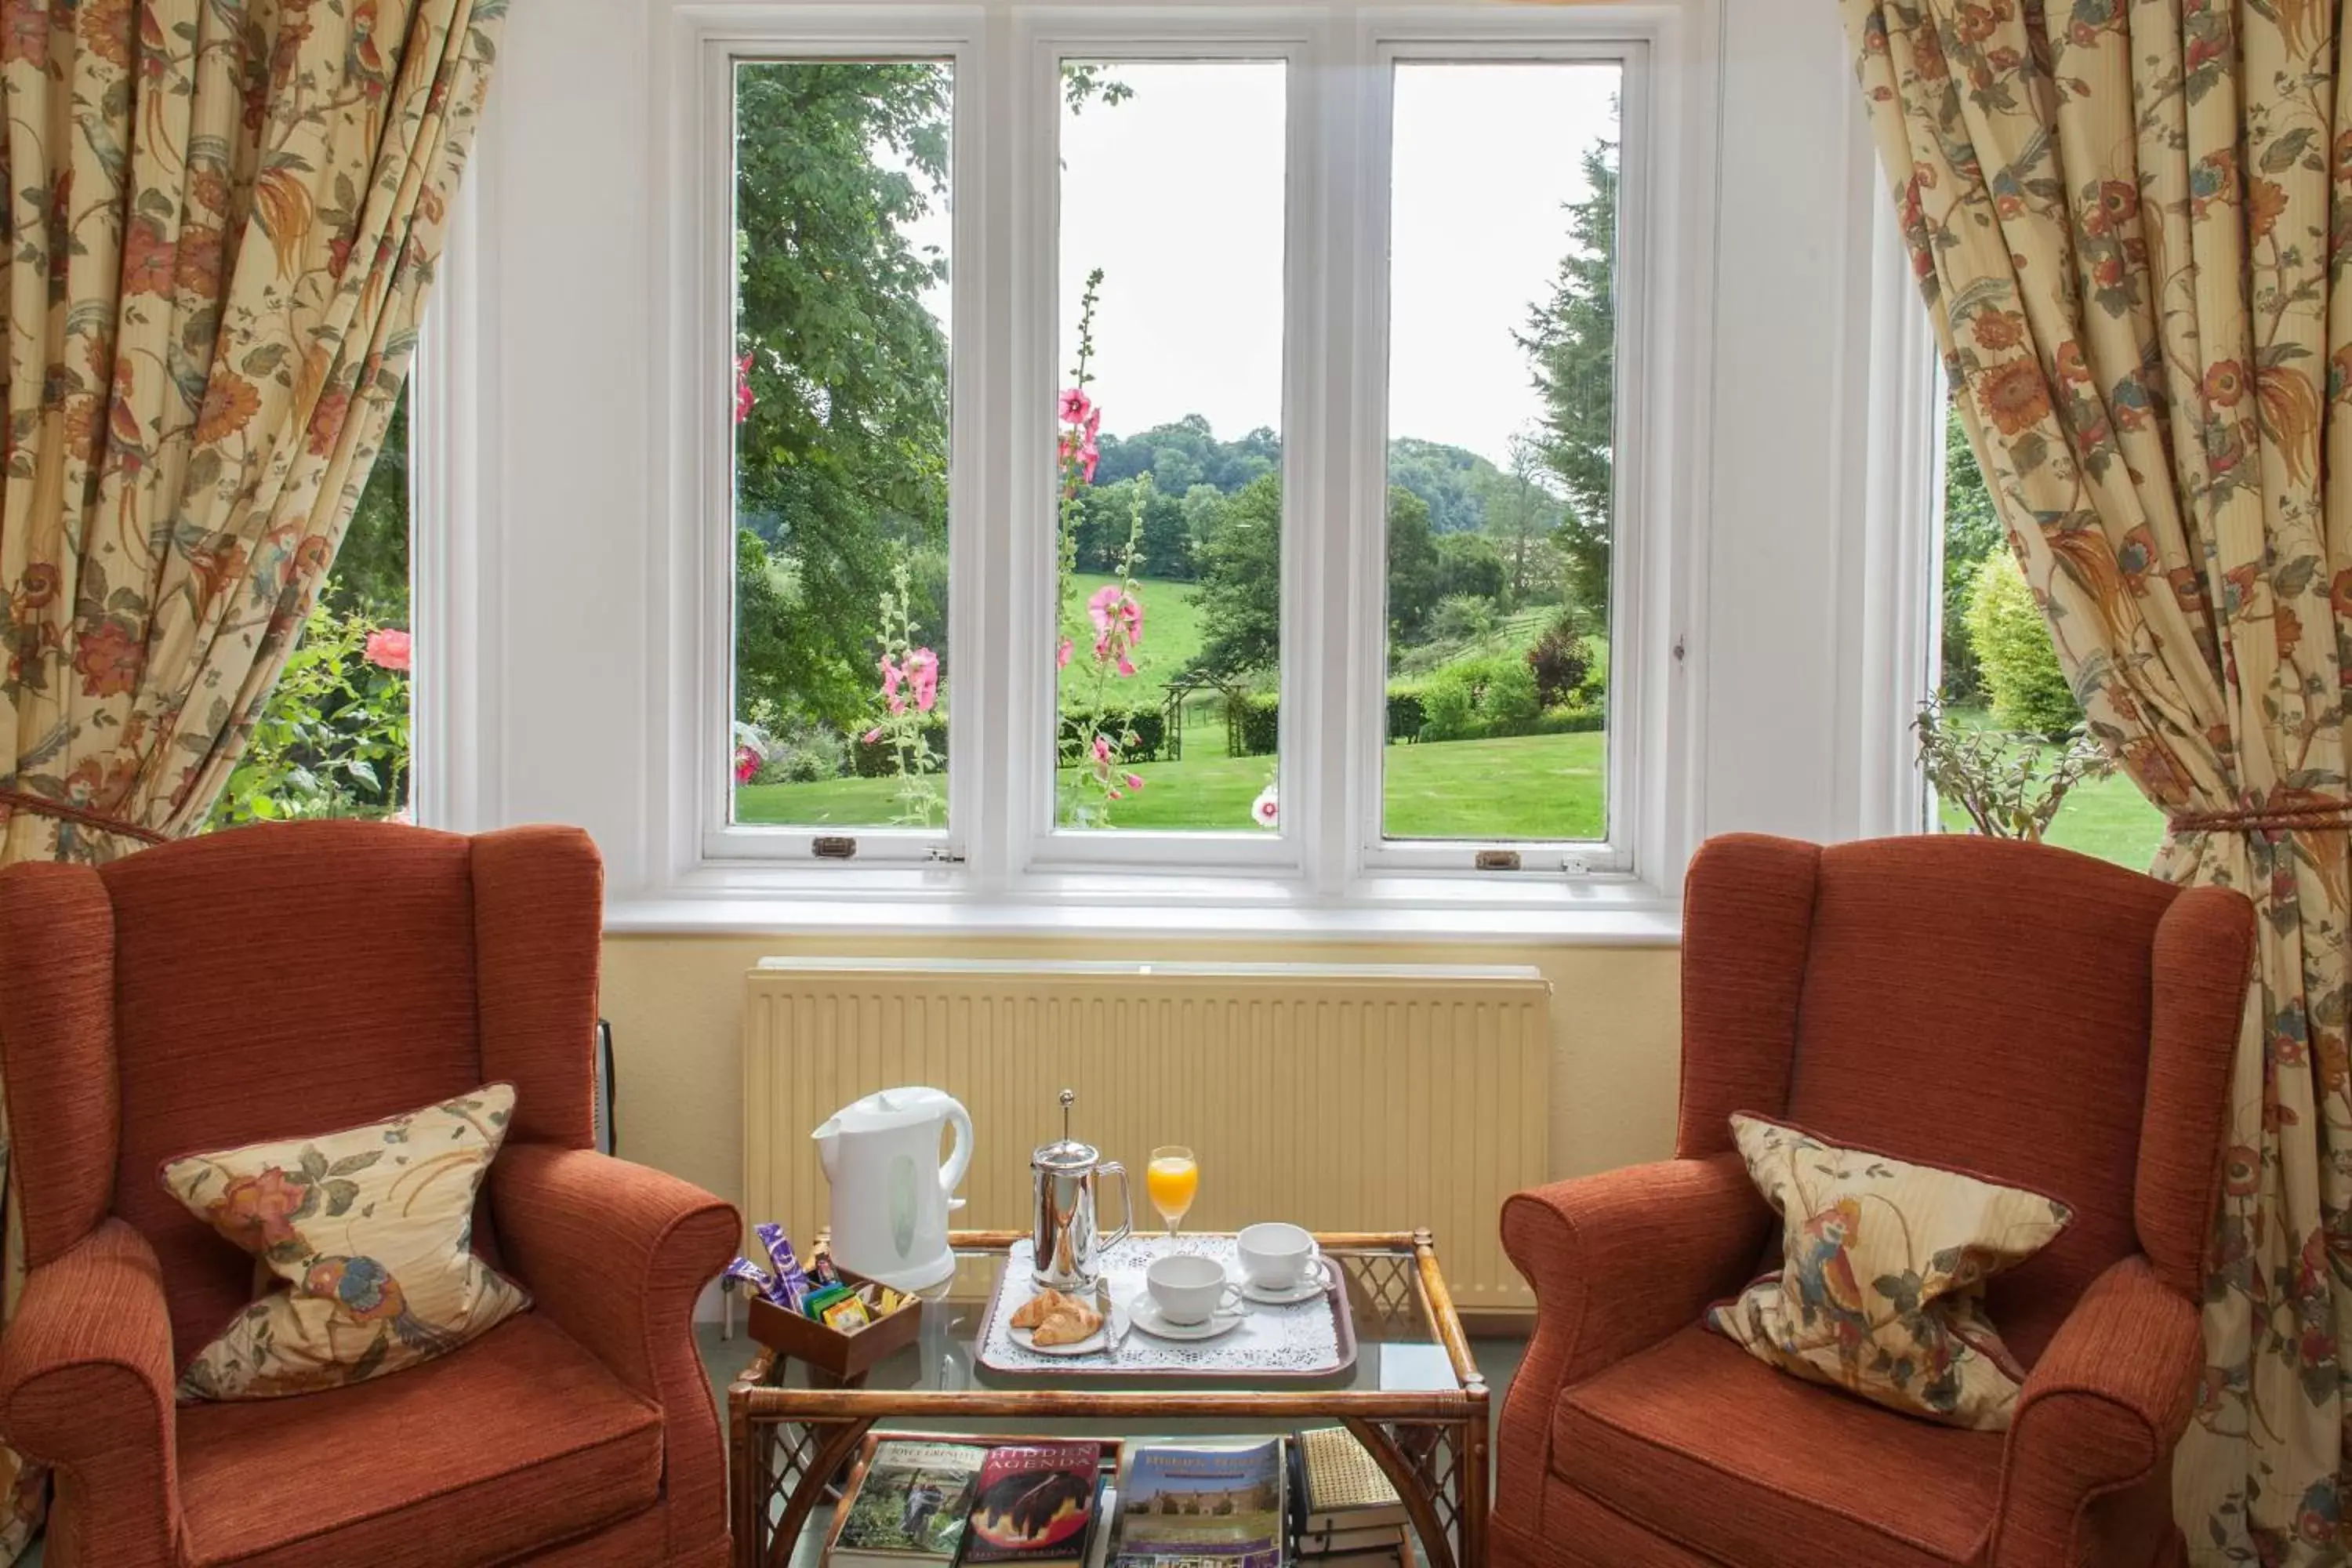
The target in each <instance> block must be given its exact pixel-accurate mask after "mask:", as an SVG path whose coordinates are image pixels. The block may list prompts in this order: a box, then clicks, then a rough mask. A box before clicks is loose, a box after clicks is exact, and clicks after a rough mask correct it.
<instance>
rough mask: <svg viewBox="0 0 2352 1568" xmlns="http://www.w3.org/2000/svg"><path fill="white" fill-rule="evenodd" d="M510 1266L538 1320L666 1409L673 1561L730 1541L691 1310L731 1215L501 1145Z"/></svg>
mask: <svg viewBox="0 0 2352 1568" xmlns="http://www.w3.org/2000/svg"><path fill="white" fill-rule="evenodd" d="M490 1205H491V1210H492V1212H493V1213H494V1214H495V1215H496V1216H497V1220H498V1226H499V1247H501V1248H502V1249H503V1251H504V1253H505V1255H506V1260H507V1262H508V1263H509V1265H510V1266H511V1267H512V1268H513V1269H514V1272H515V1273H516V1275H517V1276H518V1277H520V1279H521V1280H522V1282H523V1283H524V1284H525V1285H527V1286H529V1287H530V1291H531V1295H532V1298H533V1300H534V1301H535V1302H536V1305H537V1309H538V1310H540V1311H541V1312H543V1313H545V1314H546V1315H547V1316H548V1317H550V1318H551V1319H553V1320H554V1321H555V1322H556V1323H557V1324H558V1325H559V1326H560V1327H562V1329H563V1330H564V1331H565V1332H567V1333H569V1334H571V1335H572V1338H574V1339H576V1340H578V1341H579V1342H581V1343H582V1344H583V1345H584V1346H586V1347H587V1349H588V1351H589V1352H590V1353H591V1354H593V1355H594V1356H595V1357H596V1359H597V1360H598V1361H600V1362H602V1363H604V1367H605V1369H606V1370H607V1371H609V1372H611V1373H613V1375H614V1376H615V1377H617V1378H619V1379H620V1380H621V1382H622V1383H623V1384H625V1385H626V1386H627V1387H628V1388H629V1389H630V1391H631V1392H633V1393H635V1394H636V1395H637V1396H638V1397H639V1398H641V1399H644V1400H646V1401H647V1402H648V1403H650V1404H654V1405H659V1406H660V1407H661V1412H662V1472H663V1488H664V1491H665V1493H666V1495H667V1501H668V1505H669V1533H670V1542H669V1545H670V1550H671V1551H672V1552H689V1551H694V1550H698V1549H700V1548H703V1547H706V1546H708V1545H709V1543H710V1542H712V1541H714V1540H719V1539H723V1538H724V1537H725V1535H726V1533H727V1508H726V1489H727V1483H726V1462H725V1456H724V1453H723V1450H722V1447H721V1445H720V1441H719V1414H718V1410H717V1407H716V1406H715V1405H713V1404H712V1403H711V1397H710V1384H709V1381H708V1380H707V1379H706V1378H705V1377H704V1375H703V1371H702V1362H701V1358H700V1357H699V1356H698V1355H697V1354H696V1352H695V1347H694V1304H695V1300H696V1299H697V1298H698V1297H699V1296H700V1295H701V1293H702V1288H703V1287H704V1286H705V1285H708V1284H709V1283H710V1281H711V1280H712V1279H716V1278H717V1277H718V1274H719V1270H720V1269H721V1268H725V1267H726V1266H727V1260H728V1259H729V1258H731V1257H733V1256H734V1253H735V1247H736V1244H737V1243H738V1242H739V1241H740V1239H741V1238H742V1234H743V1222H742V1220H741V1218H740V1216H738V1215H737V1214H736V1212H735V1210H734V1209H733V1208H732V1207H731V1206H730V1205H727V1204H724V1203H721V1202H720V1201H719V1199H717V1198H715V1197H712V1196H711V1195H710V1194H709V1193H706V1192H704V1191H703V1190H702V1189H700V1188H699V1187H697V1186H694V1185H692V1184H688V1183H686V1182H682V1181H679V1180H678V1179H677V1177H675V1176H671V1175H666V1174H664V1173H662V1172H659V1171H656V1170H652V1169H650V1168H648V1167H646V1166H644V1165H636V1164H632V1163H629V1162H628V1161H625V1160H615V1159H614V1158H612V1157H611V1156H609V1155H604V1154H596V1153H592V1152H588V1151H586V1150H583V1149H562V1148H554V1147H551V1146H549V1145H546V1144H536V1143H521V1144H513V1145H509V1147H508V1148H507V1149H506V1150H505V1151H504V1152H501V1153H500V1154H499V1158H498V1162H497V1163H495V1164H493V1165H492V1166H491V1167H490Z"/></svg>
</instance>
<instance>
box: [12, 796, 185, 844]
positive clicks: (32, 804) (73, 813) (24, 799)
mask: <svg viewBox="0 0 2352 1568" xmlns="http://www.w3.org/2000/svg"><path fill="white" fill-rule="evenodd" d="M0 810H6V811H27V812H30V813H32V814H33V815H34V816H49V817H55V818H56V819H57V820H58V821H59V822H71V823H75V824H78V825H79V826H83V827H94V828H96V829H98V831H100V833H114V834H120V835H121V837H125V838H132V839H136V840H138V841H139V842H140V843H142V844H168V843H170V842H171V837H170V836H169V835H167V834H162V833H158V832H156V831H155V830H154V829H152V828H151V827H139V826H134V825H132V824H131V823H128V822H123V821H121V820H119V819H117V818H115V817H111V816H101V815H100V813H98V812H95V811H84V810H83V809H82V808H81V807H79V806H78V805H66V804H65V803H64V802H63V801H58V800H44V799H42V798H41V797H40V796H39V795H26V794H25V793H24V792H23V791H22V790H14V789H0Z"/></svg>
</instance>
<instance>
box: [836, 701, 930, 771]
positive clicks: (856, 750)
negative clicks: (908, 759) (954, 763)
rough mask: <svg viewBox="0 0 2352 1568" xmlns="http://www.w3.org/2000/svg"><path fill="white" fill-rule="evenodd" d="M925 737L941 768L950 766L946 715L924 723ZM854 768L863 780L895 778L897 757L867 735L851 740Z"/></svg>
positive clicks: (851, 758)
mask: <svg viewBox="0 0 2352 1568" xmlns="http://www.w3.org/2000/svg"><path fill="white" fill-rule="evenodd" d="M923 739H924V740H926V741H928V742H930V747H931V755H932V756H933V757H936V758H937V759H938V760H939V765H940V767H942V768H944V767H946V766H947V765H948V721H947V719H946V717H945V716H944V715H942V716H941V717H940V718H937V719H933V720H932V721H930V722H929V723H928V724H925V725H924V726H923ZM849 760H850V766H851V768H852V769H853V770H854V771H855V772H856V774H857V776H858V777H859V778H862V779H887V778H896V777H897V776H898V756H897V754H896V753H895V752H892V751H891V749H890V748H889V747H888V746H887V745H884V744H882V743H881V742H873V743H871V744H869V743H867V742H866V738H865V737H864V736H862V735H861V736H859V737H858V738H857V739H856V741H853V742H850V746H849Z"/></svg>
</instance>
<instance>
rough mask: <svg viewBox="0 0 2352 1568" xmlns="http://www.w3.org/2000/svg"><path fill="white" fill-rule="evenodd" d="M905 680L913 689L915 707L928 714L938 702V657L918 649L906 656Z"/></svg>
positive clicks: (929, 651) (925, 649) (924, 648)
mask: <svg viewBox="0 0 2352 1568" xmlns="http://www.w3.org/2000/svg"><path fill="white" fill-rule="evenodd" d="M907 680H908V684H910V685H912V686H913V687H914V689H915V706H916V708H917V709H918V710H920V711H922V712H925V713H928V712H929V711H930V710H931V709H932V706H933V705H934V704H936V703H937V702H938V701H939V700H940V656H939V655H938V654H935V653H933V652H932V651H931V650H930V649H929V648H927V647H919V648H917V649H915V650H914V651H913V652H912V653H909V654H908V656H907Z"/></svg>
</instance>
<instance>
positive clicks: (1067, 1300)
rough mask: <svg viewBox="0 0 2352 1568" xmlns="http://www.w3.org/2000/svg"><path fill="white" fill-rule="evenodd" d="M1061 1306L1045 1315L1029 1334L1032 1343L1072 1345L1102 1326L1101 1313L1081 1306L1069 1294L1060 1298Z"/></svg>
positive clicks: (1093, 1334)
mask: <svg viewBox="0 0 2352 1568" xmlns="http://www.w3.org/2000/svg"><path fill="white" fill-rule="evenodd" d="M1062 1300H1063V1303H1064V1304H1063V1306H1062V1307H1061V1308H1060V1309H1059V1310H1055V1311H1053V1312H1049V1313H1047V1314H1046V1316H1045V1321H1044V1322H1042V1323H1040V1324H1038V1325H1037V1328H1036V1331H1035V1332H1034V1333H1033V1334H1032V1335H1031V1336H1030V1340H1031V1342H1032V1343H1034V1344H1041V1345H1074V1344H1076V1343H1078V1342H1080V1341H1083V1340H1090V1339H1092V1338H1094V1336H1095V1334H1096V1333H1097V1331H1100V1329H1101V1328H1102V1314H1101V1313H1100V1312H1097V1311H1096V1310H1094V1309H1093V1308H1091V1307H1087V1306H1082V1305H1080V1304H1079V1303H1078V1301H1077V1300H1076V1299H1075V1298H1073V1297H1069V1296H1065V1297H1063V1298H1062Z"/></svg>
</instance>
